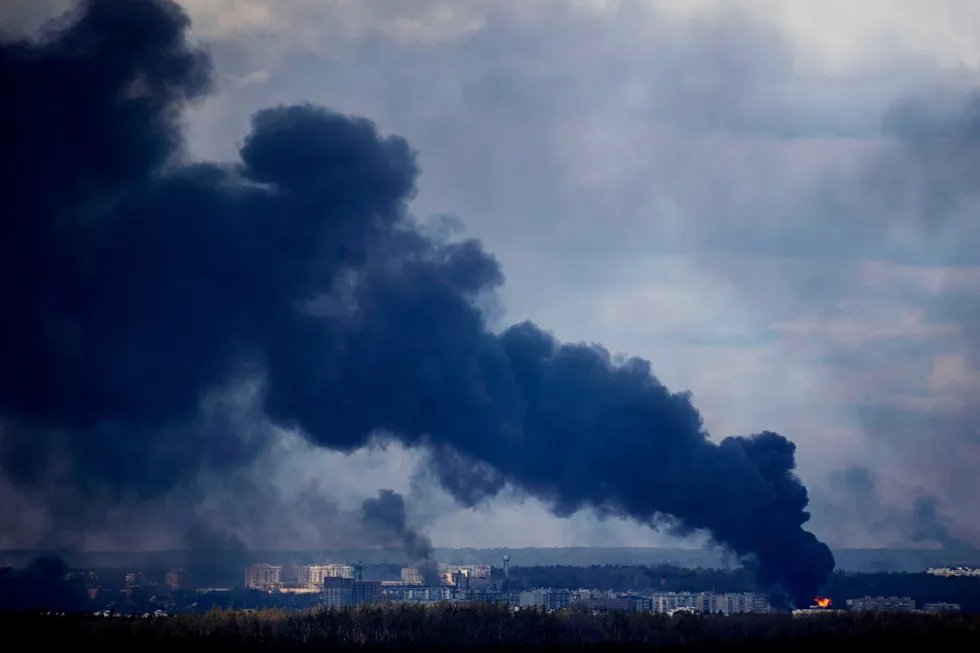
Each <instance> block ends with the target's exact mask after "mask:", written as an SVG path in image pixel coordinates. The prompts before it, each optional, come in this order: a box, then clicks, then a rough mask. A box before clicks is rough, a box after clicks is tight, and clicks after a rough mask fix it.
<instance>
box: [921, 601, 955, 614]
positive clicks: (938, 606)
mask: <svg viewBox="0 0 980 653" xmlns="http://www.w3.org/2000/svg"><path fill="white" fill-rule="evenodd" d="M922 611H923V612H931V613H934V614H950V613H957V612H959V611H960V604H959V603H926V604H925V605H923V606H922Z"/></svg>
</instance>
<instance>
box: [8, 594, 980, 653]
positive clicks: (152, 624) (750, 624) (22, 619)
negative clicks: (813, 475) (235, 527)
mask: <svg viewBox="0 0 980 653" xmlns="http://www.w3.org/2000/svg"><path fill="white" fill-rule="evenodd" d="M0 627H2V628H3V629H4V633H5V634H6V636H7V637H8V639H10V640H11V641H25V642H26V641H30V642H31V644H32V645H33V646H36V647H39V648H40V649H42V650H45V649H46V650H57V649H56V648H54V647H63V646H80V647H88V648H92V650H95V649H96V647H97V648H98V650H100V651H103V652H111V651H115V650H123V649H125V650H127V651H132V650H140V651H157V650H160V651H163V650H167V651H172V650H174V649H175V648H176V647H179V649H180V650H181V651H185V652H186V651H188V650H194V651H198V650H208V651H216V650H225V649H227V650H232V649H234V650H236V651H242V650H260V649H261V650H270V651H273V650H299V649H309V650H312V649H314V648H316V649H319V650H325V649H329V650H354V649H357V650H372V649H375V650H376V649H380V648H384V649H385V650H389V651H390V650H399V649H401V650H416V649H418V650H421V649H425V650H427V651H433V650H456V651H458V650H501V651H502V650H508V651H513V650H541V649H547V648H557V647H562V648H563V649H565V650H567V648H568V647H569V646H574V647H576V648H578V649H580V650H581V649H583V648H586V647H590V646H591V647H600V648H602V649H603V650H607V649H615V648H616V647H617V646H624V645H633V646H640V645H642V647H643V648H644V649H649V648H652V647H657V648H660V649H662V650H676V649H681V648H683V649H684V650H686V651H692V650H694V651H698V650H704V651H714V650H718V651H721V650H725V651H731V650H754V651H759V650H794V651H805V650H811V649H812V650H817V649H826V648H827V647H828V646H842V645H849V644H857V645H859V646H868V645H874V646H878V647H880V646H883V645H884V646H899V645H901V646H903V647H905V648H907V647H908V646H909V645H913V646H926V645H929V646H932V645H935V644H936V642H942V643H943V645H944V646H947V647H948V646H951V645H952V646H957V645H962V646H963V647H964V650H965V647H966V646H973V647H974V648H975V647H976V644H978V643H980V617H977V616H966V615H943V616H939V615H927V614H901V613H894V614H887V613H877V614H875V613H864V614H853V613H851V614H836V613H830V612H828V613H826V614H821V615H819V616H814V617H804V618H794V617H792V616H790V615H736V616H732V617H720V616H711V615H701V614H693V613H689V614H679V615H674V616H671V617H668V616H666V615H659V614H651V613H627V612H621V611H609V612H597V613H596V612H590V611H585V610H580V609H568V610H563V611H559V612H553V613H545V612H543V611H540V610H520V611H514V610H512V609H510V608H507V607H504V606H490V605H475V606H456V605H451V604H438V605H435V606H430V607H422V606H415V605H388V606H374V607H362V608H360V609H357V610H353V609H347V610H341V611H333V610H314V611H308V612H304V613H296V612H286V611H283V610H263V611H257V612H242V611H238V612H231V611H221V610H212V611H210V612H208V613H206V614H204V615H178V616H175V617H169V618H150V619H142V618H139V617H122V618H112V617H95V616H84V615H77V616H58V615H43V614H35V615H28V616H22V615H16V616H15V615H9V614H6V615H0Z"/></svg>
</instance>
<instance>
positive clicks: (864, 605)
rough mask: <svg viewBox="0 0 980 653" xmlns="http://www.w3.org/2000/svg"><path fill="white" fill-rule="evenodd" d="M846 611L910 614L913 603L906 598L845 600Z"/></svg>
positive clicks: (866, 597) (882, 597)
mask: <svg viewBox="0 0 980 653" xmlns="http://www.w3.org/2000/svg"><path fill="white" fill-rule="evenodd" d="M847 609H848V610H854V611H856V612H912V611H914V610H915V601H913V600H912V599H911V598H909V597H907V596H902V597H899V596H874V597H872V596H863V597H861V598H859V599H847Z"/></svg>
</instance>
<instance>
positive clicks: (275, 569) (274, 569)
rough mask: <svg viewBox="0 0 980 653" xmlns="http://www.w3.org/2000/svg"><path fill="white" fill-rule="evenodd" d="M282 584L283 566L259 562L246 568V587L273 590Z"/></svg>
mask: <svg viewBox="0 0 980 653" xmlns="http://www.w3.org/2000/svg"><path fill="white" fill-rule="evenodd" d="M280 585H282V567H281V566H280V565H270V564H267V563H259V564H256V565H249V566H248V567H246V568H245V587H247V588H249V589H253V590H263V591H272V590H275V589H279V586H280Z"/></svg>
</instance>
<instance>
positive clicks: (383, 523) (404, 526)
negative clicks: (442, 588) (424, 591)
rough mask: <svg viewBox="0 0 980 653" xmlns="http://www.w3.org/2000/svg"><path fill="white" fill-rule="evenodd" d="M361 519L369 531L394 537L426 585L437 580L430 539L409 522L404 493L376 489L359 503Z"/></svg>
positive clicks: (437, 582) (437, 574)
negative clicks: (376, 492)
mask: <svg viewBox="0 0 980 653" xmlns="http://www.w3.org/2000/svg"><path fill="white" fill-rule="evenodd" d="M361 522H362V523H363V525H364V526H365V528H367V529H368V532H369V533H370V534H374V535H376V536H380V537H381V538H385V537H386V536H387V537H394V538H395V540H396V541H397V544H398V546H399V547H400V548H401V549H402V551H404V552H405V557H406V558H407V559H408V562H410V563H414V564H416V565H417V566H418V569H419V573H421V574H422V581H423V582H424V583H425V584H426V585H427V586H435V585H438V584H439V569H438V566H437V564H436V563H435V561H434V560H432V559H431V558H432V542H431V541H430V540H429V538H428V537H426V536H425V534H423V533H420V532H418V531H417V530H415V529H414V528H412V527H411V526H410V525H409V523H408V512H407V510H406V509H405V497H403V496H402V495H400V494H399V493H397V492H395V491H394V490H387V489H384V490H378V496H377V497H368V498H367V499H365V500H364V502H363V503H362V504H361Z"/></svg>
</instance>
